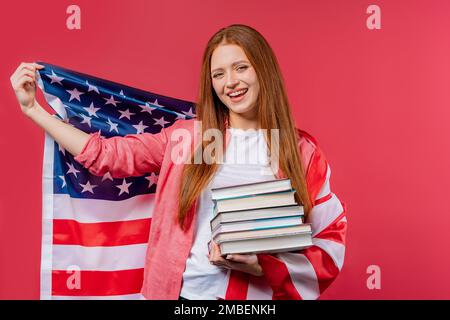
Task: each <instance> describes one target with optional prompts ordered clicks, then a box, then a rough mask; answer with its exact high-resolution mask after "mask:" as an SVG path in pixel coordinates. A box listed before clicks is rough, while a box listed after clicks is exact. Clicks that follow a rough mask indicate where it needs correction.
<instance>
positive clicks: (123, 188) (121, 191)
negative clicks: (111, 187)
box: [116, 179, 132, 196]
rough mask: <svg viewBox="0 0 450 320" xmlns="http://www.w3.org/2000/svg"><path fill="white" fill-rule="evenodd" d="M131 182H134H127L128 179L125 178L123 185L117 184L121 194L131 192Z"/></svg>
mask: <svg viewBox="0 0 450 320" xmlns="http://www.w3.org/2000/svg"><path fill="white" fill-rule="evenodd" d="M131 184H132V182H130V183H127V181H126V180H125V179H123V181H122V184H121V185H116V187H117V188H119V189H120V192H119V196H120V195H121V194H122V193H124V192H126V193H128V194H129V193H130V192H129V191H128V188H129V187H130V186H131Z"/></svg>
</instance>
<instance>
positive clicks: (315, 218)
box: [309, 193, 344, 237]
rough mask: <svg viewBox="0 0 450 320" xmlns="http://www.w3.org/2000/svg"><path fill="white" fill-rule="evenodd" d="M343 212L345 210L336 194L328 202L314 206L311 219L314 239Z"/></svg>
mask: <svg viewBox="0 0 450 320" xmlns="http://www.w3.org/2000/svg"><path fill="white" fill-rule="evenodd" d="M343 211H344V208H343V207H342V204H341V202H340V201H339V199H338V198H337V197H336V195H335V194H334V193H332V194H331V198H330V199H328V200H327V201H325V202H323V203H321V204H318V205H316V206H314V207H313V208H312V209H311V213H310V218H309V220H310V222H311V223H312V231H313V234H312V236H313V237H314V236H315V235H316V234H318V233H320V232H321V231H322V230H323V229H325V228H326V227H328V226H329V225H330V224H331V223H332V222H333V221H334V220H335V219H336V218H337V217H339V215H340V214H341V213H342V212H343Z"/></svg>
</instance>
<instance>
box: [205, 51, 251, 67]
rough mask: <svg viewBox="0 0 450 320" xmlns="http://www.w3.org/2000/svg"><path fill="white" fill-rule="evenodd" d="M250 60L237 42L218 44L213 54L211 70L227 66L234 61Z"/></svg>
mask: <svg viewBox="0 0 450 320" xmlns="http://www.w3.org/2000/svg"><path fill="white" fill-rule="evenodd" d="M242 61H248V58H247V55H246V54H245V52H244V50H243V49H242V48H241V47H240V46H238V45H235V44H225V45H220V46H218V47H217V48H216V49H215V50H214V52H213V54H212V56H211V70H212V71H214V69H216V68H226V67H228V66H231V65H232V64H233V63H236V62H242Z"/></svg>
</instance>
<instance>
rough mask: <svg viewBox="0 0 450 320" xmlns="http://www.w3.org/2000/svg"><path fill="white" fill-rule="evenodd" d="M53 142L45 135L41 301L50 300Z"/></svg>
mask: <svg viewBox="0 0 450 320" xmlns="http://www.w3.org/2000/svg"><path fill="white" fill-rule="evenodd" d="M54 145H55V141H54V140H53V139H52V138H51V136H50V135H48V134H47V133H46V134H45V145H44V165H43V170H42V175H43V176H42V244H41V279H40V280H41V293H40V298H41V299H42V300H50V299H51V298H52V261H53V257H52V244H53V152H54V150H53V149H54Z"/></svg>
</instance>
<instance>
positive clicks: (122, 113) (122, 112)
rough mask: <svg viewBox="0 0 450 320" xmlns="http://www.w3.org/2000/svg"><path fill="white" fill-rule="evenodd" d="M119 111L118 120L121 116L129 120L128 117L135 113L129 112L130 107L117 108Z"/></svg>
mask: <svg viewBox="0 0 450 320" xmlns="http://www.w3.org/2000/svg"><path fill="white" fill-rule="evenodd" d="M119 112H120V117H119V120H120V119H122V118H127V119H128V120H131V119H130V117H131V116H133V115H135V113H130V109H127V110H125V111H122V110H119Z"/></svg>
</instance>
